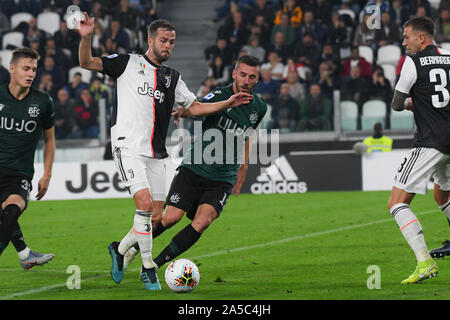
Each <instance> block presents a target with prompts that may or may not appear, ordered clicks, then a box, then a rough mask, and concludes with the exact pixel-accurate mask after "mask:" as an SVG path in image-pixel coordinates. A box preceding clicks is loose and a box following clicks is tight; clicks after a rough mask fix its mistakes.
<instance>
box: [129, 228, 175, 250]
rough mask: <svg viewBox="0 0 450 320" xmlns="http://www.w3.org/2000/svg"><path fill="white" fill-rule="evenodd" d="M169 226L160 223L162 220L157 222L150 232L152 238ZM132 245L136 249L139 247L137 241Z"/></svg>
mask: <svg viewBox="0 0 450 320" xmlns="http://www.w3.org/2000/svg"><path fill="white" fill-rule="evenodd" d="M169 228H170V227H164V226H163V224H162V222H160V223H158V225H157V226H156V227H155V229H154V230H153V233H152V237H153V239H155V238H156V237H158V236H159V235H160V234H161V233H163V232H164V231H166V230H167V229H169ZM133 247H134V248H135V249H136V250H140V249H139V243H137V242H136V243H135V244H134V245H133Z"/></svg>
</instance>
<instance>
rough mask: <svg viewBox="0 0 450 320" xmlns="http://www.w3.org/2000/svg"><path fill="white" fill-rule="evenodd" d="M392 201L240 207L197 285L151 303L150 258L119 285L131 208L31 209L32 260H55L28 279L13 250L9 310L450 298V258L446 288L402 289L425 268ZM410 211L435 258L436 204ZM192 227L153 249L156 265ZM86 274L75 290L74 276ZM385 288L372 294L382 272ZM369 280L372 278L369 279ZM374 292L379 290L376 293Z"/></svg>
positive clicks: (207, 236) (125, 203)
mask: <svg viewBox="0 0 450 320" xmlns="http://www.w3.org/2000/svg"><path fill="white" fill-rule="evenodd" d="M388 197H389V193H388V192H308V193H305V194H286V195H259V196H257V195H248V194H245V195H240V196H239V197H237V198H236V197H234V196H231V197H230V199H229V201H228V203H227V206H226V208H225V210H224V211H223V212H222V215H221V217H220V218H219V219H218V220H216V221H215V222H214V223H213V224H212V225H211V226H210V227H209V229H208V230H206V232H205V233H204V234H203V236H202V237H201V238H200V240H199V241H198V242H197V243H196V244H195V245H194V246H193V247H192V248H191V249H190V250H188V251H187V252H186V253H184V254H183V255H182V256H181V257H183V258H187V259H191V260H193V261H194V262H195V263H196V264H197V265H198V267H199V270H200V274H201V279H200V284H199V286H198V287H197V288H196V289H195V290H194V291H193V292H191V293H189V294H176V293H174V292H172V291H170V289H168V287H167V286H166V285H165V282H164V270H165V266H164V268H162V269H161V270H160V271H159V272H158V275H159V279H160V281H161V285H162V287H163V289H162V291H159V292H148V291H145V290H144V288H143V284H142V283H141V282H140V281H139V279H138V277H139V267H140V256H139V257H138V258H137V259H135V261H133V264H132V265H131V266H130V269H129V270H128V271H127V272H126V274H125V277H124V280H123V282H122V283H121V284H120V285H116V284H115V283H114V282H113V281H112V279H111V277H110V275H109V270H110V264H111V261H110V257H109V254H108V251H107V246H108V244H109V243H110V242H111V241H113V240H120V239H121V238H122V237H123V236H124V235H125V234H126V232H128V230H129V229H130V227H131V223H132V219H133V215H134V212H133V211H134V210H133V202H132V200H131V199H109V200H83V201H79V200H73V201H42V202H37V201H33V202H30V204H29V207H28V209H27V210H26V212H25V213H24V214H23V215H22V216H21V218H20V223H21V226H22V230H23V232H24V235H25V240H26V242H27V244H28V245H29V246H30V247H31V249H32V250H35V251H38V252H43V253H47V252H53V253H55V254H56V257H55V259H54V260H53V261H51V262H50V263H48V264H47V265H45V266H43V267H35V268H33V269H32V270H30V271H24V270H22V268H21V267H20V264H19V260H18V257H17V254H16V252H15V250H14V247H13V246H12V245H11V244H10V246H9V247H8V248H7V249H6V250H5V252H4V253H3V255H2V256H0V299H1V300H9V299H27V300H29V299H60V300H69V299H70V300H71V299H74V300H78V299H87V300H90V299H108V300H116V299H120V300H126V299H149V300H158V299H164V300H191V299H192V300H210V299H217V300H240V299H244V300H303V299H308V300H309V299H318V300H322V299H327V300H329V299H331V300H341V299H346V300H347V299H351V300H354V299H355V300H359V299H369V300H372V299H383V300H390V299H405V300H409V299H450V287H449V286H448V283H449V282H450V259H449V258H448V257H447V258H446V259H438V260H436V261H437V263H438V265H439V268H440V272H439V275H438V277H437V278H434V279H430V280H426V281H424V282H423V283H421V284H419V285H408V286H403V285H400V281H401V280H403V279H405V278H406V277H408V276H409V274H410V273H412V271H413V270H414V268H415V257H414V255H413V253H412V251H411V250H410V248H409V246H408V245H407V244H406V242H405V240H404V239H403V237H402V235H401V234H400V232H399V230H398V227H397V225H396V223H395V221H394V219H392V218H391V216H390V215H389V212H388V210H387V209H386V203H387V199H388ZM412 209H413V210H414V212H415V213H416V214H417V216H418V218H419V220H420V221H421V223H422V226H423V229H424V233H425V240H426V241H427V244H428V248H429V249H432V248H435V247H437V246H440V245H441V242H442V241H444V240H445V239H447V238H449V235H450V232H449V231H450V229H449V226H448V224H447V221H446V217H445V215H444V214H443V213H442V212H440V211H439V209H438V208H437V206H436V204H435V203H434V201H433V198H432V195H431V194H428V195H427V196H417V197H416V198H415V199H414V201H413V204H412ZM187 223H189V220H187V219H186V218H184V219H183V220H182V221H180V223H178V224H177V225H176V226H174V227H173V228H171V229H169V230H167V231H166V232H165V233H164V234H162V235H161V236H160V237H158V238H157V239H155V241H154V244H153V245H154V250H153V252H154V256H156V255H157V254H159V252H160V251H161V250H162V248H164V247H165V246H166V245H167V244H168V243H169V241H170V239H171V238H172V237H173V236H174V235H175V234H176V233H177V232H178V231H179V230H180V229H182V228H183V227H184V226H185V225H186V224H187ZM72 265H75V266H78V267H79V269H80V271H81V283H80V287H81V288H80V289H79V290H70V289H68V287H67V285H66V284H67V280H68V278H69V277H70V276H71V275H72V274H71V273H66V270H67V268H68V267H69V266H72ZM373 266H376V267H375V268H377V267H378V268H379V269H378V270H379V271H380V273H379V275H380V282H379V284H380V288H379V289H369V288H368V279H369V277H371V276H373V275H374V273H373V271H371V270H373V269H372V268H374V267H373ZM368 270H369V273H368ZM370 283H374V282H373V281H371V280H370V279H369V284H370Z"/></svg>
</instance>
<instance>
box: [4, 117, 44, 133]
mask: <svg viewBox="0 0 450 320" xmlns="http://www.w3.org/2000/svg"><path fill="white" fill-rule="evenodd" d="M36 127H37V122H36V121H34V120H30V121H26V122H25V120H20V121H17V122H16V121H15V120H14V118H8V117H0V129H5V130H16V131H18V132H23V131H25V132H28V133H31V132H34V130H35V129H36Z"/></svg>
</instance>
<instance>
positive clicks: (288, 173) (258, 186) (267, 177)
mask: <svg viewBox="0 0 450 320" xmlns="http://www.w3.org/2000/svg"><path fill="white" fill-rule="evenodd" d="M256 180H257V182H256V183H253V184H252V185H251V186H250V192H251V193H253V194H273V193H305V192H306V191H307V190H308V188H307V185H306V182H304V181H299V178H298V176H297V174H296V173H295V171H294V169H292V167H291V165H290V164H289V162H288V161H287V159H286V157H285V156H281V157H280V158H278V159H276V160H275V161H274V162H273V164H272V165H271V166H270V167H267V168H261V174H260V175H259V176H258V177H257V178H256Z"/></svg>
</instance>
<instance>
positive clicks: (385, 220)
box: [0, 209, 440, 300]
mask: <svg viewBox="0 0 450 320" xmlns="http://www.w3.org/2000/svg"><path fill="white" fill-rule="evenodd" d="M438 211H440V210H438V209H435V210H429V211H423V212H420V213H418V214H417V215H418V216H419V215H420V216H422V215H425V214H429V213H433V212H438ZM390 221H393V219H392V218H389V219H383V220H378V221H373V222H367V223H361V224H356V225H352V226H346V227H341V228H336V229H330V230H325V231H319V232H313V233H308V234H304V235H300V236H295V237H289V238H284V239H280V240H275V241H270V242H264V243H260V244H255V245H252V246H245V247H240V248H235V249H227V250H221V251H217V252H213V253H209V254H203V255H199V256H195V257H190V258H189V259H192V260H194V259H201V258H208V257H214V256H220V255H223V254H227V253H233V252H239V251H245V250H251V249H256V248H262V247H267V246H271V245H276V244H280V243H285V242H290V241H295V240H302V239H306V238H312V237H318V236H322V235H326V234H330V233H335V232H340V231H345V230H352V229H358V228H363V227H368V226H372V225H375V224H379V223H385V222H390ZM137 270H140V268H136V269H130V271H137ZM0 271H1V269H0ZM47 271H50V270H47ZM52 271H54V272H59V270H52ZM87 272H90V271H87ZM99 272H102V273H103V272H106V271H99ZM108 276H109V273H108ZM102 277H106V275H98V276H95V277H90V278H86V279H82V280H81V281H89V280H93V279H98V278H102ZM65 286H66V282H64V283H59V284H55V285H51V286H46V287H41V288H38V289H31V290H27V291H22V292H16V293H12V294H10V295H7V296H3V297H0V300H8V299H12V298H16V297H20V296H24V295H29V294H34V293H39V292H43V291H48V290H52V289H56V288H62V287H65Z"/></svg>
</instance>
